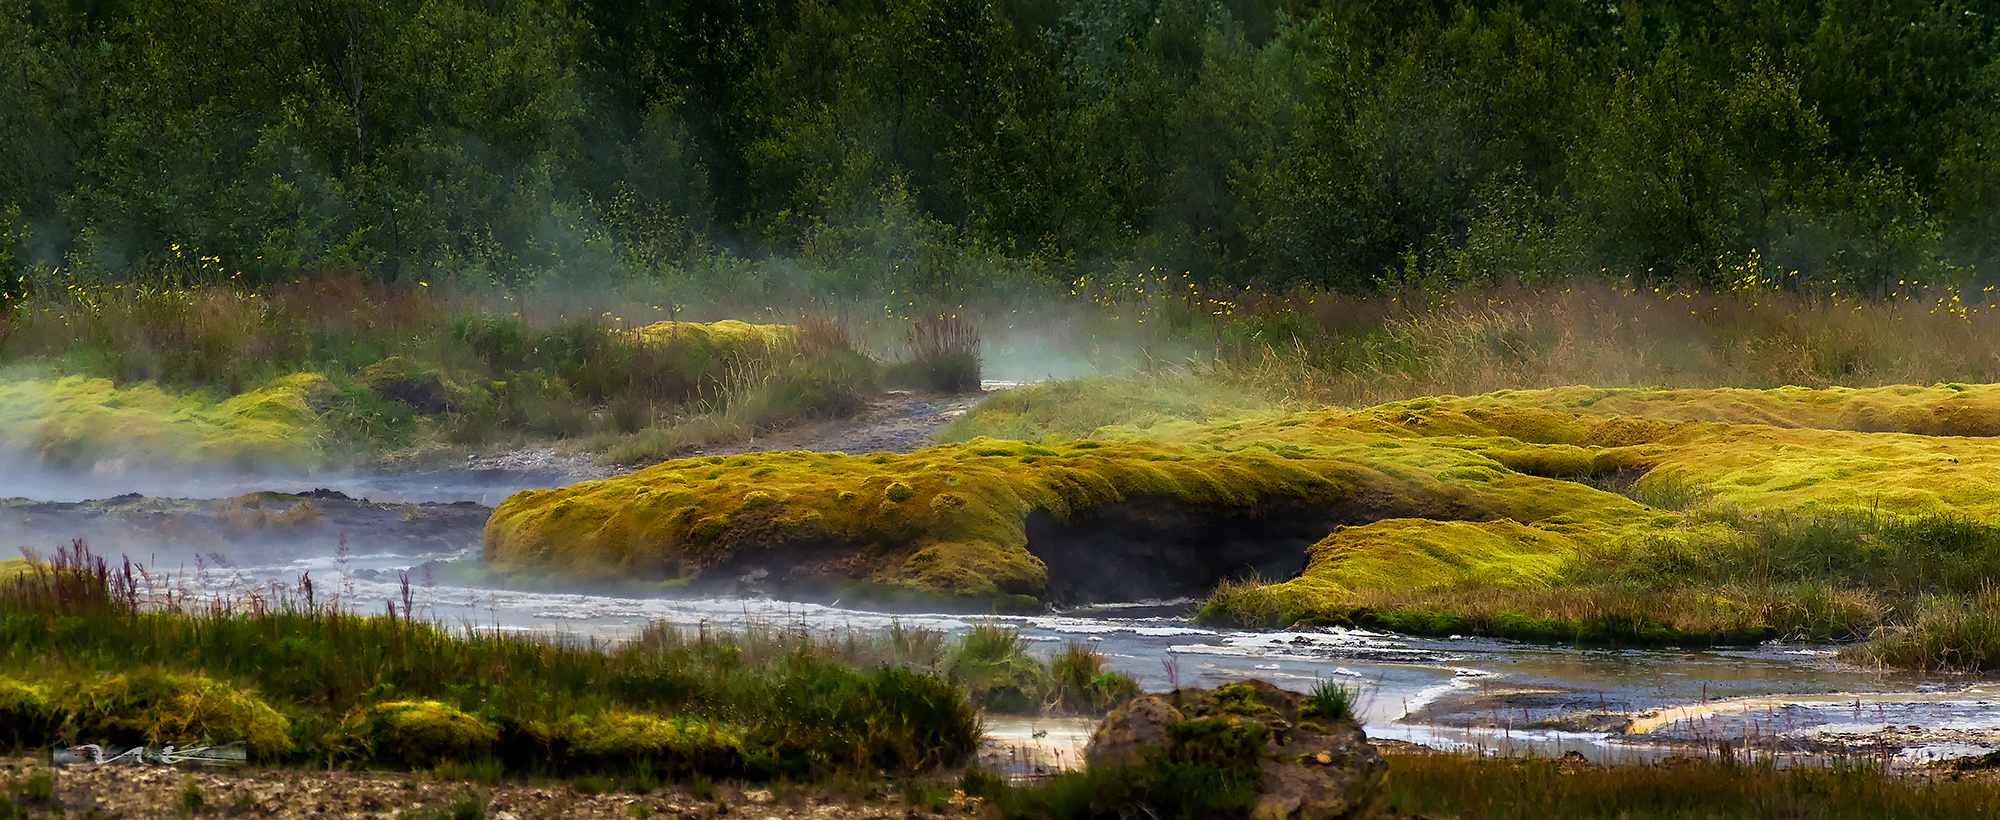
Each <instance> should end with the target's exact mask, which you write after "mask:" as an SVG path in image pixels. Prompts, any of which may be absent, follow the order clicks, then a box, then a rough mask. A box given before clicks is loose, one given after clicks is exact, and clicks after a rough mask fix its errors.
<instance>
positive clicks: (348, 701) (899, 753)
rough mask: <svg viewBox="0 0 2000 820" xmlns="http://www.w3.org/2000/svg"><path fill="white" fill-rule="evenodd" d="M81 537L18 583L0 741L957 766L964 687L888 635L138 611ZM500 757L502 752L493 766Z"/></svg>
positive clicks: (969, 713)
mask: <svg viewBox="0 0 2000 820" xmlns="http://www.w3.org/2000/svg"><path fill="white" fill-rule="evenodd" d="M138 583H139V582H138V580H137V579H136V578H135V577H133V576H131V575H128V574H127V570H126V569H124V568H120V569H119V570H117V571H113V570H111V569H110V568H109V567H107V566H106V565H104V564H103V563H102V562H100V561H98V560H96V559H94V558H92V557H91V556H89V555H88V553H87V552H85V551H82V550H75V551H69V550H66V551H65V553H64V554H63V555H62V556H59V557H58V559H57V561H56V563H53V564H40V565H38V566H37V567H36V568H35V570H34V571H32V572H30V573H28V574H25V575H21V576H16V577H15V578H14V579H12V580H11V581H9V582H7V583H6V585H5V586H4V587H0V726H4V727H5V728H4V730H0V743H6V744H7V745H8V746H9V748H13V749H17V750H19V749H28V748H38V747H42V746H46V745H48V744H51V743H55V742H59V741H60V742H100V743H102V742H112V743H122V744H131V743H139V742H146V743H156V744H157V743H163V742H165V743H173V742H182V743H184V742H190V741H195V740H208V741H225V742H226V741H233V740H242V741H247V742H248V743H249V744H250V748H251V750H252V753H253V755H254V756H255V757H256V758H257V759H259V760H264V761H270V762H280V763H293V764H300V765H326V764H329V763H331V764H349V765H386V766H403V767H412V768H432V767H437V766H441V765H460V766H466V765H471V766H479V765H494V764H497V765H498V766H500V767H501V768H502V769H504V770H505V771H507V772H510V773H514V774H530V775H532V774H544V775H558V776H575V775H589V774H632V773H633V772H634V771H635V769H643V770H644V771H646V772H652V773H656V774H658V775H661V776H675V777H685V776H691V775H693V774H696V773H703V774H706V775H709V776H725V775H727V776H734V777H756V778H763V777H791V778H813V777H820V776H830V775H831V774H834V773H839V772H849V773H856V772H869V773H872V772H875V771H877V770H889V771H897V772H913V771H919V770H925V769H929V768H934V767H937V766H941V765H947V764H952V763H955V762H957V761H959V760H961V759H963V758H964V757H965V756H966V755H967V754H969V753H970V751H971V750H972V747H973V745H974V744H975V743H976V742H977V741H978V738H979V735H980V730H979V722H978V718H977V715H976V713H975V712H974V709H973V706H972V704H971V703H970V702H969V701H968V700H967V698H966V695H965V692H964V690H963V689H961V688H959V687H958V686H957V685H955V684H953V683H952V682H950V681H949V680H946V679H945V678H943V677H940V676H937V675H934V674H928V673H925V672H921V671H917V670H915V669H913V668H911V666H910V665H907V664H903V663H900V662H899V659H898V658H896V657H895V655H894V650H895V648H896V647H897V646H898V644H897V643H896V641H897V640H900V642H901V643H900V646H901V647H902V648H905V649H907V648H910V647H911V646H912V645H913V644H921V643H922V641H921V640H913V639H912V638H911V636H910V635H909V634H908V633H907V632H905V633H902V634H901V636H900V638H897V637H896V636H891V638H890V639H885V640H884V641H883V642H882V643H881V644H880V648H878V645H877V644H875V643H872V642H867V641H861V642H856V641H852V640H850V641H847V642H845V643H842V642H839V641H830V640H819V639H813V638H808V637H806V636H802V635H791V634H780V633H773V634H766V635H715V634H701V635H685V634H682V633H679V632H677V631H675V630H672V629H668V628H654V629H651V630H649V631H647V632H646V633H645V634H643V635H642V636H641V637H640V638H638V639H637V640H634V641H631V642H628V643H623V644H619V645H615V646H603V645H592V644H582V643H577V642H572V641H554V642H545V641H541V640H535V639H530V638H520V637H509V636H505V635H499V634H493V633H486V632H477V631H458V632H454V631H449V630H444V629H441V628H438V627H434V626H430V625H426V624H422V623H413V622H411V621H409V620H406V619H402V618H397V617H392V616H375V617H359V616H355V615H351V614H346V613H343V612H340V611H338V610H335V609H332V608H330V607H328V606H325V605H324V603H323V602H321V603H315V602H314V600H313V593H312V592H311V591H310V587H309V586H305V585H302V586H301V587H300V588H297V589H294V590H290V591H288V592H287V593H286V594H285V595H284V596H282V597H281V599H279V600H272V599H270V598H269V597H266V598H264V599H262V600H261V601H259V602H256V603H255V604H253V605H250V606H248V607H247V608H244V609H236V610H229V609H222V608H214V607H202V608H199V609H193V610H183V609H178V608H167V609H160V608H151V607H141V606H139V605H138V600H137V599H138V592H137V588H138ZM483 761H485V762H491V763H483Z"/></svg>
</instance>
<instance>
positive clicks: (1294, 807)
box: [1084, 680, 1389, 820]
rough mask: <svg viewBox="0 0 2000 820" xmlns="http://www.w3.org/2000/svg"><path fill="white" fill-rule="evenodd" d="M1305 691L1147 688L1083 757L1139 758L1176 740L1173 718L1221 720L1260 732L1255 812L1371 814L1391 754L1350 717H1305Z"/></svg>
mask: <svg viewBox="0 0 2000 820" xmlns="http://www.w3.org/2000/svg"><path fill="white" fill-rule="evenodd" d="M1305 699H1306V698H1305V696H1304V695H1300V694H1297V693H1293V692H1287V691H1285V690H1283V689H1279V688H1277V687H1275V686H1272V685H1271V684H1269V683H1265V682H1264V681H1259V680H1249V681H1242V682H1239V683H1232V684H1227V685H1224V686H1219V687H1216V688H1215V689H1196V688H1182V689H1176V690H1174V691H1172V692H1169V693H1166V694H1161V695H1145V696H1142V697H1140V698H1137V699H1135V700H1133V701H1132V702H1131V703H1128V704H1126V705H1125V706H1122V707H1120V708H1118V709H1117V710H1114V711H1113V712H1112V713H1111V714H1110V715H1107V716H1106V717H1105V718H1104V723H1103V724H1101V725H1100V726H1099V727H1098V729H1097V733H1096V734H1094V735H1092V736H1091V739H1090V745H1089V747H1087V748H1086V749H1085V751H1084V759H1085V760H1086V761H1087V762H1088V763H1089V765H1091V766H1093V767H1097V766H1121V765H1133V764H1142V763H1144V761H1145V760H1146V758H1147V755H1148V754H1149V750H1162V751H1165V750H1167V749H1168V747H1169V746H1171V745H1172V744H1174V743H1176V742H1177V741H1176V740H1175V734H1176V733H1175V732H1174V727H1175V726H1176V725H1179V724H1184V723H1192V722H1196V721H1220V722H1223V723H1224V724H1226V725H1228V726H1231V727H1242V728H1246V729H1249V730H1252V731H1253V732H1254V734H1255V736H1257V737H1260V738H1261V739H1262V750H1261V752H1260V754H1259V756H1258V760H1257V765H1258V768H1259V769H1260V770H1261V774H1262V778H1263V781H1262V782H1263V786H1262V789H1261V796H1260V797H1259V799H1258V802H1257V804H1256V806H1255V807H1254V808H1252V810H1251V815H1250V816H1251V817H1252V818H1255V820H1334V819H1335V818H1343V819H1344V818H1362V817H1371V816H1374V815H1375V814H1376V813H1378V812H1379V811H1380V809H1381V808H1382V804H1383V802H1384V800H1385V799H1386V797H1387V788H1386V784H1385V781H1386V778H1387V776H1388V772H1389V764H1388V762H1387V761H1385V760H1383V759H1382V755H1381V753H1379V752H1377V751H1375V749H1374V748H1373V747H1371V746H1369V745H1368V736H1367V735H1366V734H1364V733H1363V732H1362V731H1361V727H1360V726H1358V725H1355V724H1354V723H1352V722H1333V721H1325V720H1323V719H1322V721H1321V722H1315V720H1314V718H1313V717H1311V716H1308V717H1307V718H1305V719H1304V720H1301V719H1300V716H1299V707H1300V706H1301V705H1302V703H1303V702H1304V701H1305Z"/></svg>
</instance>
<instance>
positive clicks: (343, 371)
mask: <svg viewBox="0 0 2000 820" xmlns="http://www.w3.org/2000/svg"><path fill="white" fill-rule="evenodd" d="M640 298H642V299H643V298H644V297H640ZM651 301H658V298H657V295H655V296H654V298H653V300H651ZM529 303H533V304H534V306H532V307H530V306H529ZM625 307H630V308H635V309H634V310H630V311H620V312H621V313H631V314H632V315H631V316H625V315H616V314H614V313H612V312H610V311H590V310H588V306H586V305H584V304H583V303H580V302H575V301H571V300H566V299H556V298H546V299H544V298H535V297H532V296H530V295H529V294H521V295H519V296H518V297H517V295H515V294H511V293H500V292H490V291H459V290H456V289H452V288H447V287H443V286H439V287H435V288H433V287H429V286H428V285H423V284H418V285H416V286H411V287H402V288H398V287H389V286H386V285H382V284H379V283H364V282H361V281H359V280H355V279H351V278H346V277H342V276H338V275H332V276H325V277H321V278H317V279H314V280H311V281H303V280H302V281H299V282H295V283H290V284H285V285H278V286H273V287H269V288H266V289H263V290H260V291H251V290H244V289H239V288H235V287H229V286H197V287H176V286H171V285H168V284H164V283H161V284H157V285H145V284H141V283H138V282H134V283H129V285H128V284H113V285H100V286H94V287H74V288H71V289H69V290H67V291H62V292H60V293H59V294H49V295H47V296H45V297H38V298H37V299H36V300H33V301H30V302H29V303H27V304H24V305H21V306H20V307H18V308H17V309H15V310H13V311H11V312H8V313H7V314H6V315H4V316H0V357H4V358H5V359H8V360H13V361H16V362H21V364H19V365H18V366H16V367H15V368H14V369H13V370H12V371H11V372H9V374H8V377H7V378H6V379H5V380H4V381H0V414H4V417H6V418H11V419H20V420H24V421H22V422H21V423H16V424H9V425H7V426H6V432H5V434H4V435H0V446H5V447H9V448H12V449H16V450H20V451H23V452H24V453H26V454H27V455H28V456H30V457H34V458H37V459H38V460H40V461H42V462H44V463H48V464H51V465H53V466H58V467H66V468H75V469H91V468H93V467H96V466H98V465H112V466H114V467H117V468H120V469H125V468H177V467H184V466H188V465H191V464H197V463H226V464H234V465H237V466H243V467H255V468H264V469H291V470H300V469H312V468H316V467H321V466H325V465H328V464H336V463H341V462H351V461H354V460H357V459H369V458H376V457H381V456H382V455H384V454H386V453H390V452H396V451H408V450H411V449H413V448H414V449H416V450H418V451H423V450H426V449H434V448H441V447H442V448H468V447H479V446H490V445H494V444H501V443H507V442H513V441H519V440H522V439H524V438H538V439H576V438H589V439H590V442H589V443H590V446H591V447H592V449H597V450H608V449H613V448H619V447H621V446H622V451H621V452H620V453H618V454H617V455H619V456H620V457H622V458H625V459H627V460H639V459H643V458H647V457H653V458H657V457H658V455H659V454H660V453H662V452H666V451H671V450H672V449H673V448H676V447H680V446H684V445H686V444H690V443H700V442H701V441H704V440H715V439H728V438H731V437H735V436H740V435H743V434H745V433H746V432H748V431H752V430H755V429H758V428H761V427H768V426H771V425H775V424H781V423H785V422H788V421H791V420H796V419H800V418H809V417H819V416H829V415H841V414H845V413H848V412H852V411H853V410H855V409H856V408H858V407H859V406H860V405H861V402H862V397H863V395H864V394H865V393H866V392H867V391H868V390H869V389H870V387H871V385H872V384H873V382H874V378H875V372H876V369H877V366H876V364H875V363H874V362H873V361H871V360H870V359H868V358H867V357H866V356H864V355H862V354H860V353H858V352H856V351H855V350H854V349H853V343H852V340H851V339H850V338H849V336H848V334H847V331H846V330H845V329H844V328H843V327H842V326H840V325H837V324H834V323H832V322H829V321H821V320H815V319H810V318H808V319H804V320H802V321H803V324H801V325H781V324H765V325H751V324H747V323H743V322H723V323H719V324H716V325H713V326H710V325H705V324H700V323H691V322H676V321H671V318H672V317H673V316H674V315H675V314H676V312H677V311H678V307H677V306H674V305H671V304H669V305H667V306H666V307H665V308H664V309H663V308H659V307H654V306H652V305H651V304H646V305H630V304H627V305H625ZM654 317H658V318H662V319H666V320H667V321H661V322H655V323H651V324H648V323H646V322H643V321H640V320H641V319H642V318H654ZM26 420H32V423H30V422H29V421H26ZM641 432H647V433H650V436H649V437H648V438H647V439H646V440H644V441H637V440H635V439H636V438H637V436H636V434H639V433H641Z"/></svg>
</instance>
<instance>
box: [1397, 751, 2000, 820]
mask: <svg viewBox="0 0 2000 820" xmlns="http://www.w3.org/2000/svg"><path fill="white" fill-rule="evenodd" d="M1389 788H1390V799H1389V802H1390V807H1391V809H1392V810H1393V811H1396V812H1398V813H1400V814H1403V815H1418V814H1421V815H1424V816H1429V817H1482V818H1489V819H1490V820H1507V819H1508V818H1523V819H1524V820H1525V819H1527V818H1544V817H1565V818H1571V817H1574V818H1590V817H1603V818H1634V819H1635V820H1639V819H1640V818H1661V819H1662V820H1664V819H1665V818H1718V820H1720V819H1721V818H1771V817H1812V818H1820V820H1840V819H1841V818H1857V820H1858V818H1949V817H1968V818H1969V817H1991V816H1993V815H1994V813H1995V812H2000V790H1996V789H1995V788H1994V787H1993V785H1992V784H1991V783H1985V782H1978V781H1974V780H1963V781H1960V780H1953V779H1929V778H1921V777H1911V776H1899V775H1895V774H1890V773H1886V772H1883V771H1881V770H1879V769H1876V768H1873V767H1871V766H1867V765H1857V764H1854V763H1830V764H1827V765H1824V766H1794V767H1786V768H1774V767H1771V766H1769V765H1754V766H1744V765H1729V764H1727V763H1724V762H1709V761H1699V760H1693V759H1683V760H1676V761H1673V762H1672V763H1671V764H1668V765H1655V766H1648V765H1627V766H1596V765H1588V764H1582V765H1578V764H1573V763H1569V762H1564V761H1555V760H1538V759H1495V758H1486V757H1476V756H1470V755H1456V754H1439V755H1391V756H1390V757H1389Z"/></svg>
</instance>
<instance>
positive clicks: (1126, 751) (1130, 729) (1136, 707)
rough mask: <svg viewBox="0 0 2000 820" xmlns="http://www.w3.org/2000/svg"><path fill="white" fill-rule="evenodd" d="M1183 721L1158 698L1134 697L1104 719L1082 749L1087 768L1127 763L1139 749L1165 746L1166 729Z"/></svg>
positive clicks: (1183, 717) (1132, 759) (1151, 696)
mask: <svg viewBox="0 0 2000 820" xmlns="http://www.w3.org/2000/svg"><path fill="white" fill-rule="evenodd" d="M1186 719H1187V717H1186V716H1185V715H1183V714H1181V711H1180V710H1179V709H1175V708H1174V707H1172V706H1170V705H1168V704H1167V702H1166V700H1165V699H1164V698H1162V697H1161V696H1159V695H1145V696H1142V697H1138V698H1134V699H1133V700H1132V702H1131V703H1128V704H1125V705H1124V706H1122V707H1119V708H1118V709H1114V710H1112V712H1111V714H1109V715H1105V716H1104V722H1103V723H1101V724H1098V727H1097V731H1096V732H1095V733H1093V734H1091V736H1090V745H1089V746H1087V747H1085V748H1084V750H1083V759H1084V762H1085V763H1087V764H1089V765H1091V766H1107V765H1109V766H1116V765H1122V764H1125V763H1131V762H1133V761H1134V759H1135V758H1136V757H1137V756H1138V753H1139V750H1140V749H1142V748H1146V747H1153V746H1163V745H1165V744H1166V742H1167V727H1169V726H1172V725H1174V724H1176V723H1179V722H1181V721H1183V720H1186Z"/></svg>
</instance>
